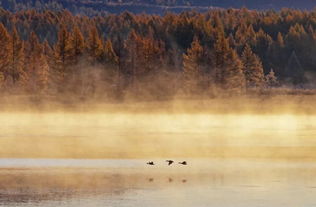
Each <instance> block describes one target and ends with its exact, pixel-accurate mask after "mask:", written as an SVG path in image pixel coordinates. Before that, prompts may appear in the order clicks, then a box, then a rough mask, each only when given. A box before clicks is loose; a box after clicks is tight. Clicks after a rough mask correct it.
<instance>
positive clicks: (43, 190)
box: [0, 159, 316, 207]
mask: <svg viewBox="0 0 316 207" xmlns="http://www.w3.org/2000/svg"><path fill="white" fill-rule="evenodd" d="M80 162H81V163H82V165H81V166H79V163H80ZM155 162H157V163H158V164H157V166H147V165H146V162H145V160H116V162H115V160H36V159H34V160H27V159H20V160H12V159H0V167H1V169H0V206H1V207H2V206H3V207H13V206H21V207H31V206H32V207H33V206H36V207H37V206H38V207H56V206H61V207H81V206H82V207H99V206H100V207H101V206H102V207H103V206H111V207H124V206H131V207H132V206H144V207H147V206H151V207H158V206H159V207H161V206H170V207H178V206H179V207H180V206H181V207H200V206H201V207H204V206H205V207H207V206H214V207H215V206H216V207H218V206H225V207H241V206H243V207H244V206H246V207H254V206H269V207H280V206H289V207H297V206H303V207H315V206H316V197H315V195H316V164H314V163H310V162H303V163H302V162H295V161H275V160H274V161H273V160H242V159H241V160H237V159H236V160H233V159H230V160H224V159H223V160H221V159H217V160H189V163H190V164H189V165H188V166H177V165H174V166H170V167H168V166H166V164H165V163H164V160H161V161H160V160H155ZM8 163H14V164H13V165H12V166H10V165H9V164H8ZM43 163H47V165H45V164H43ZM87 163H90V165H89V164H87ZM115 163H116V164H115ZM41 165H43V166H41Z"/></svg>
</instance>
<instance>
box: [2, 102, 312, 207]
mask: <svg viewBox="0 0 316 207" xmlns="http://www.w3.org/2000/svg"><path fill="white" fill-rule="evenodd" d="M237 105H238V104H236V105H235V106H234V107H237ZM178 106H179V105H177V107H174V106H173V109H172V110H166V106H162V109H161V110H152V111H151V110H147V109H148V108H150V107H148V108H146V110H143V109H145V108H143V109H142V110H135V109H134V108H133V107H134V106H133V105H126V108H124V107H122V106H119V107H113V106H112V107H113V108H111V109H107V110H100V108H98V110H95V111H93V110H65V109H62V110H61V109H58V110H29V109H27V110H21V109H19V110H15V111H14V110H3V111H2V112H0V123H1V124H0V146H1V148H0V157H1V158H0V206H1V207H13V206H21V207H31V206H32V207H33V206H41V207H53V206H54V207H55V206H62V207H75V206H76V207H78V206H80V207H81V206H84V207H90V206H91V207H96V206H113V207H121V206H123V207H124V206H144V207H145V206H154V207H155V206H157V207H158V206H171V207H178V206H179V207H180V206H181V207H183V206H184V207H196V206H198V207H199V206H216V207H218V206H225V207H230V206H231V207H236V206H237V207H243V206H246V207H253V206H269V207H280V206H289V207H292V206H293V207H297V206H304V207H305V206H306V207H313V206H315V205H316V199H315V194H316V180H315V178H316V162H315V160H316V139H315V137H316V136H315V135H316V115H315V114H314V113H308V110H310V107H307V108H308V110H306V111H305V112H304V113H302V112H297V111H291V110H285V111H282V110H280V112H279V113H276V112H275V110H276V109H275V108H274V109H273V110H271V112H270V113H268V112H267V111H265V112H264V113H254V112H253V111H252V112H250V111H245V112H244V111H238V110H234V111H229V110H228V111H226V112H223V111H224V110H222V109H223V108H221V110H218V111H217V112H214V111H203V110H204V109H203V108H205V103H204V105H202V107H201V110H199V108H198V107H196V105H191V106H190V107H188V108H190V110H185V109H187V108H185V107H184V106H183V105H182V106H181V107H180V106H179V107H178ZM213 106H214V105H213ZM217 106H219V105H217ZM151 107H152V106H151ZM257 107H258V108H268V107H267V106H266V105H261V106H260V105H258V106H257ZM122 108H124V109H122ZM175 108H177V110H175ZM217 108H220V107H217ZM237 108H238V107H237ZM289 108H290V109H293V108H299V107H298V106H297V105H291V107H289ZM289 108H288V109H289ZM202 109H203V110H202ZM305 109H306V106H305ZM166 159H173V160H175V163H174V164H172V165H171V166H168V165H167V163H166V162H165V160H166ZM183 160H186V161H187V162H188V165H187V166H182V165H179V164H178V162H181V161H183ZM148 161H153V162H154V163H155V165H154V166H149V165H146V163H147V162H148Z"/></svg>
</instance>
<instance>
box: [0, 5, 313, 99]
mask: <svg viewBox="0 0 316 207" xmlns="http://www.w3.org/2000/svg"><path fill="white" fill-rule="evenodd" d="M315 27H316V11H301V10H293V9H282V10H281V11H279V12H276V11H255V10H248V9H245V8H243V9H225V10H223V9H218V10H216V9H215V10H209V11H207V12H204V13H200V12H196V11H187V12H182V13H180V14H175V13H166V14H165V15H163V16H158V15H150V14H139V15H135V14H132V13H129V12H124V13H121V14H107V15H98V16H94V17H88V16H85V15H73V14H72V13H71V12H69V11H67V10H63V11H51V10H44V11H36V10H22V11H17V12H14V13H13V12H10V11H7V10H4V9H1V10H0V90H1V93H2V94H15V95H21V94H23V95H31V94H37V95H42V96H52V97H54V96H59V95H62V96H63V97H68V96H69V97H70V96H72V97H78V98H82V99H85V98H87V97H95V98H104V99H108V100H120V99H124V98H134V99H150V100H160V99H162V100H165V99H170V98H172V97H174V96H176V95H181V96H185V97H196V96H203V97H216V96H221V95H223V94H225V95H239V94H247V93H253V92H256V93H259V94H260V93H263V92H264V91H269V90H274V89H277V88H291V89H297V88H299V89H313V88H314V87H315V85H314V83H315V81H314V77H316V76H315V74H316V73H315V72H316V56H315V54H316V31H315Z"/></svg>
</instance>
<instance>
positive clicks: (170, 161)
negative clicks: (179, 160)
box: [166, 160, 174, 165]
mask: <svg viewBox="0 0 316 207" xmlns="http://www.w3.org/2000/svg"><path fill="white" fill-rule="evenodd" d="M166 162H167V163H168V165H172V163H174V161H173V160H166Z"/></svg>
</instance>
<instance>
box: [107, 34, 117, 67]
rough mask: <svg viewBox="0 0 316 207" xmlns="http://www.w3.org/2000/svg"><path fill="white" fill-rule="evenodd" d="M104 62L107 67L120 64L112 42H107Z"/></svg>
mask: <svg viewBox="0 0 316 207" xmlns="http://www.w3.org/2000/svg"><path fill="white" fill-rule="evenodd" d="M104 62H105V63H106V64H107V65H111V66H116V65H117V64H118V62H119V59H118V56H117V55H116V53H115V51H114V49H113V46H112V42H111V40H107V41H106V42H105V46H104Z"/></svg>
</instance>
